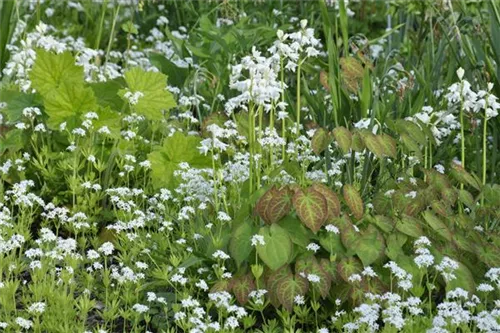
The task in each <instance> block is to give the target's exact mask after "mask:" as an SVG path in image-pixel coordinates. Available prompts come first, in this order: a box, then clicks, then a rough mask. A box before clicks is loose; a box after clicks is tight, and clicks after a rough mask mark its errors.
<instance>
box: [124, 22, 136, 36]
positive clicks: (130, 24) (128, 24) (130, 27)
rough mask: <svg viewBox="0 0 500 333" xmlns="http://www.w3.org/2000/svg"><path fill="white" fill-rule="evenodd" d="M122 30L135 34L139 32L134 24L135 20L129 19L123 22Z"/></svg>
mask: <svg viewBox="0 0 500 333" xmlns="http://www.w3.org/2000/svg"><path fill="white" fill-rule="evenodd" d="M122 30H123V31H125V32H126V33H129V34H134V35H136V34H138V33H139V31H138V30H137V28H136V27H135V25H134V22H132V21H127V22H125V23H123V24H122Z"/></svg>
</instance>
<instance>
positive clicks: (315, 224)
mask: <svg viewBox="0 0 500 333" xmlns="http://www.w3.org/2000/svg"><path fill="white" fill-rule="evenodd" d="M293 207H294V208H295V211H296V212H297V215H298V216H299V218H300V220H301V221H302V223H304V224H305V225H306V226H307V227H308V228H309V229H311V230H312V231H313V232H314V233H316V232H317V231H318V230H319V229H320V228H321V227H322V226H323V224H324V223H325V221H326V219H327V218H328V204H327V201H326V199H325V197H324V196H323V195H322V194H321V193H319V192H318V191H315V190H313V189H312V188H308V189H306V190H300V189H299V190H297V191H296V192H295V195H294V196H293Z"/></svg>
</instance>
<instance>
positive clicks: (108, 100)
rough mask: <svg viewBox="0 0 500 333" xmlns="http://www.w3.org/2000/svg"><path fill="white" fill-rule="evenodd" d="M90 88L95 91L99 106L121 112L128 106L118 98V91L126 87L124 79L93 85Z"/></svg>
mask: <svg viewBox="0 0 500 333" xmlns="http://www.w3.org/2000/svg"><path fill="white" fill-rule="evenodd" d="M89 86H90V88H92V90H93V91H94V95H95V97H96V99H97V102H98V103H99V105H101V106H103V107H106V106H109V107H110V108H111V109H112V110H114V111H121V110H122V108H123V107H124V106H127V104H125V103H124V102H123V100H122V99H121V98H120V96H118V91H120V89H123V88H124V87H125V80H124V79H123V78H122V77H119V78H116V79H113V80H108V81H106V82H96V83H91V84H89Z"/></svg>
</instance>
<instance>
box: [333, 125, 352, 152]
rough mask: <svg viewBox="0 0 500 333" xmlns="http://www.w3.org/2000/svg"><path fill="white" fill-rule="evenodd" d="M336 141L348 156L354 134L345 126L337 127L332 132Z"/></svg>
mask: <svg viewBox="0 0 500 333" xmlns="http://www.w3.org/2000/svg"><path fill="white" fill-rule="evenodd" d="M332 133H333V136H334V138H335V141H337V144H338V145H339V147H340V149H342V151H343V152H344V154H347V153H348V152H349V150H350V149H351V144H352V134H351V132H349V130H348V129H347V128H345V127H343V126H339V127H335V128H334V129H333V131H332Z"/></svg>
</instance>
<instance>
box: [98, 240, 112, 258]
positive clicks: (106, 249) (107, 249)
mask: <svg viewBox="0 0 500 333" xmlns="http://www.w3.org/2000/svg"><path fill="white" fill-rule="evenodd" d="M114 249H115V247H114V246H113V243H111V242H106V243H104V244H102V245H101V247H100V248H99V249H98V250H99V252H101V253H104V255H106V256H109V255H111V254H113V251H114Z"/></svg>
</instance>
